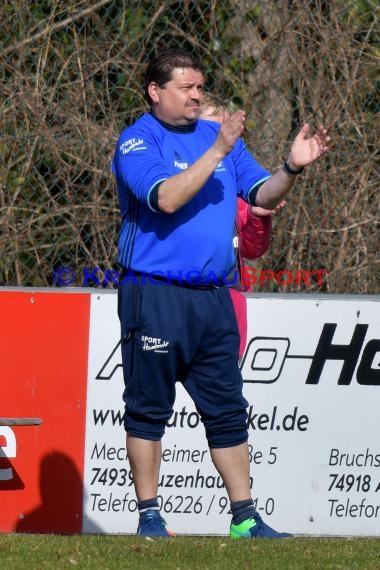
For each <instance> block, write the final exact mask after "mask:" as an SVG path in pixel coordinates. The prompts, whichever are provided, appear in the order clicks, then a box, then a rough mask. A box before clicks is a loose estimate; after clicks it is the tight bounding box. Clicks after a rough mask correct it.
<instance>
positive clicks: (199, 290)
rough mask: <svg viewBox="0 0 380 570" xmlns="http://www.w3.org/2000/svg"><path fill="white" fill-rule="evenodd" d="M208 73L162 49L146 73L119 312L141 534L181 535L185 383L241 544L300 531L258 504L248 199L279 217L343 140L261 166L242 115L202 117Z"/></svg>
mask: <svg viewBox="0 0 380 570" xmlns="http://www.w3.org/2000/svg"><path fill="white" fill-rule="evenodd" d="M204 82H205V80H204V74H203V69H202V65H201V63H200V61H199V60H198V59H197V58H196V57H195V56H193V55H191V54H189V53H187V52H185V51H184V50H182V49H169V50H165V51H163V52H162V53H160V54H158V55H157V57H156V58H155V59H154V60H152V61H151V62H150V64H149V65H148V67H147V70H146V77H145V94H146V98H147V101H148V102H149V105H150V107H151V111H150V112H149V113H146V114H144V115H143V116H142V117H140V118H139V119H138V120H137V121H136V122H135V123H134V124H133V125H132V126H130V127H128V128H126V129H125V130H124V131H123V132H122V133H121V135H120V137H119V140H118V142H117V145H116V150H115V155H114V160H113V171H114V173H115V176H116V182H117V188H118V195H119V202H120V209H121V216H122V227H121V233H120V239H119V253H118V262H119V264H120V265H121V267H122V268H123V270H122V274H121V278H120V287H119V303H118V313H119V317H120V321H121V350H122V362H123V371H124V380H125V391H124V396H123V398H124V401H125V416H124V417H125V420H124V427H125V430H126V446H127V452H128V458H129V462H130V467H131V470H132V473H133V480H134V486H135V491H136V496H137V500H138V508H139V513H140V517H139V523H138V529H137V533H138V534H139V535H141V536H162V537H167V536H168V532H167V530H166V527H165V521H164V520H163V518H162V517H161V514H160V512H159V507H158V500H157V491H158V481H159V472H160V462H161V453H162V450H161V439H162V437H163V435H164V431H165V425H166V422H167V421H168V420H169V418H170V417H171V415H172V412H173V404H174V401H175V383H176V381H180V382H182V383H183V386H184V388H185V389H186V390H187V392H188V393H189V395H190V396H191V398H192V399H193V401H194V403H195V406H196V409H197V411H198V413H199V414H200V417H201V420H202V422H203V424H204V427H205V433H206V437H207V441H208V446H209V449H210V454H211V458H212V461H213V463H214V465H215V467H216V469H217V471H218V472H219V474H220V476H221V477H222V479H223V482H224V485H225V488H226V491H227V493H228V497H229V500H230V503H231V512H232V522H231V527H230V536H231V537H233V538H239V537H242V538H255V537H270V538H280V537H283V536H288V535H287V533H279V532H277V531H276V530H274V529H272V528H271V527H270V526H268V525H267V524H266V523H265V522H264V521H263V520H262V519H261V517H260V515H259V513H257V512H256V511H255V509H254V506H253V500H252V497H251V490H250V481H249V455H248V444H247V440H248V430H247V405H248V403H247V401H246V399H245V398H244V396H243V381H242V377H241V374H240V371H239V366H238V350H239V333H238V329H237V324H236V318H235V315H234V309H233V306H232V302H231V297H230V295H229V292H228V287H226V286H225V276H226V275H227V274H228V273H229V272H230V271H231V269H232V267H233V264H234V254H233V248H232V235H233V226H234V217H235V211H236V196H239V197H241V198H243V199H244V200H245V201H246V202H248V203H250V204H252V205H256V206H260V207H263V208H266V209H272V208H275V207H276V205H277V204H278V203H280V202H281V200H282V199H283V198H284V197H285V195H286V194H287V193H288V192H289V191H290V190H291V188H292V186H293V184H294V181H295V179H296V175H297V174H298V173H299V172H301V170H302V169H303V167H304V166H306V165H308V164H311V163H312V162H314V161H315V160H316V159H318V158H319V157H320V156H321V155H323V154H324V153H325V152H326V151H327V150H328V142H329V140H330V137H329V136H328V134H327V131H326V129H324V128H323V127H319V128H318V129H317V131H316V132H315V134H314V135H313V136H310V127H309V125H307V124H306V125H304V126H303V127H302V128H301V130H300V132H299V134H298V135H297V137H296V138H295V140H294V142H293V144H292V146H291V149H290V153H289V156H288V159H287V162H286V163H285V165H284V167H283V168H281V169H280V170H279V171H278V172H276V173H275V174H273V175H272V174H271V173H270V172H269V171H268V170H266V169H265V168H264V167H262V166H261V165H260V164H258V163H257V162H256V161H255V159H254V158H253V157H252V156H251V154H250V153H249V152H248V151H247V149H246V147H245V145H244V143H243V141H242V139H240V138H239V137H240V136H241V135H242V133H243V130H244V121H245V113H244V111H243V110H239V111H237V112H236V113H233V114H232V115H231V116H230V117H229V118H227V119H226V120H225V121H224V122H223V124H222V125H221V126H220V127H219V125H217V124H216V123H213V122H209V121H198V118H199V113H200V105H201V103H202V92H203V86H204Z"/></svg>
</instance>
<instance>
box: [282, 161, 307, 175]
mask: <svg viewBox="0 0 380 570" xmlns="http://www.w3.org/2000/svg"><path fill="white" fill-rule="evenodd" d="M282 168H283V170H284V171H285V172H286V173H287V174H301V172H302V171H303V169H304V167H303V166H301V168H297V169H295V168H292V167H291V166H289V163H288V161H287V160H285V162H284V164H283V167H282Z"/></svg>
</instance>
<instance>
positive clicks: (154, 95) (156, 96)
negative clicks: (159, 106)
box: [148, 81, 160, 103]
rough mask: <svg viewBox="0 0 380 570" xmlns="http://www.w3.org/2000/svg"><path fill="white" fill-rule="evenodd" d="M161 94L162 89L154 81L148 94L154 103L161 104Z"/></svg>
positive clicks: (149, 86)
mask: <svg viewBox="0 0 380 570" xmlns="http://www.w3.org/2000/svg"><path fill="white" fill-rule="evenodd" d="M159 92H160V87H159V85H158V84H157V83H156V82H155V81H152V83H149V85H148V93H149V97H150V99H151V101H152V102H153V103H159V101H160V93H159Z"/></svg>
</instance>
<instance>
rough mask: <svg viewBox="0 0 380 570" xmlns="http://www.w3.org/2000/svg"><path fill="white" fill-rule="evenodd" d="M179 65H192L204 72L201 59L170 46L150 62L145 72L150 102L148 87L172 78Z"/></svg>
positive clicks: (147, 97) (161, 83)
mask: <svg viewBox="0 0 380 570" xmlns="http://www.w3.org/2000/svg"><path fill="white" fill-rule="evenodd" d="M178 67H190V68H191V69H196V70H197V71H200V72H201V73H204V70H203V66H202V63H201V62H200V60H199V59H198V58H197V57H196V56H194V55H192V54H190V53H188V52H187V51H185V50H183V49H181V48H169V49H166V50H164V51H162V52H160V53H159V54H157V56H156V57H155V58H154V59H153V60H152V61H151V62H150V63H149V64H148V67H147V69H146V72H145V83H144V92H145V98H146V100H147V101H148V103H149V104H150V103H151V100H150V97H149V94H148V87H149V85H150V84H151V83H152V81H154V82H155V83H157V85H159V86H160V87H163V86H164V85H165V83H167V82H168V81H170V80H171V78H172V72H173V70H174V69H176V68H178Z"/></svg>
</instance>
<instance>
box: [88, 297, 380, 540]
mask: <svg viewBox="0 0 380 570" xmlns="http://www.w3.org/2000/svg"><path fill="white" fill-rule="evenodd" d="M91 297H92V303H91V325H90V346H89V372H88V390H87V420H86V446H85V476H84V488H85V493H84V517H83V519H84V522H83V532H87V533H92V532H106V533H127V534H129V533H135V532H136V527H137V520H138V514H137V505H136V498H135V494H134V489H133V484H132V479H131V473H130V469H129V464H128V459H127V457H126V452H125V434H124V429H123V423H122V416H123V411H124V410H123V402H122V391H123V379H122V369H121V353H120V347H119V322H118V319H117V313H116V306H117V298H116V294H93V295H92V296H91ZM247 304H248V342H247V348H246V352H245V355H244V357H243V360H242V363H241V369H242V375H243V378H244V394H245V397H246V399H247V401H248V404H249V407H248V413H249V420H248V427H249V446H250V452H251V456H250V457H251V484H252V494H253V497H254V499H255V501H256V508H257V509H258V511H259V512H260V514H261V515H262V517H263V519H264V520H265V521H266V522H267V523H268V524H270V525H271V526H273V527H274V528H276V529H278V530H283V531H288V532H292V533H294V534H298V535H299V534H301V535H311V536H317V535H324V536H380V436H379V423H380V422H379V404H380V311H379V307H380V304H379V300H378V298H370V297H368V298H359V297H358V299H357V300H356V299H352V298H348V299H344V298H334V297H333V296H319V297H307V298H305V297H303V298H302V297H298V296H289V297H286V298H283V297H278V296H276V295H274V296H270V297H268V296H262V297H261V296H258V297H249V298H248V299H247ZM162 445H163V456H162V467H161V477H160V487H159V498H160V502H161V505H162V512H163V515H164V518H165V519H166V520H167V522H168V526H169V527H170V528H172V529H173V530H175V531H176V532H177V533H179V534H194V535H225V534H227V533H228V528H229V523H230V515H229V514H228V511H229V503H228V500H227V495H226V492H225V489H224V487H223V484H222V481H221V479H220V477H219V476H218V474H217V473H216V471H215V468H214V466H213V465H212V462H211V460H210V454H209V451H208V447H207V442H206V438H205V435H204V431H203V427H202V425H201V424H200V422H199V417H198V415H197V413H196V412H195V409H194V406H193V404H192V401H191V400H190V399H189V397H188V396H187V394H186V392H185V391H184V390H183V388H182V386H180V385H178V390H177V399H176V403H175V407H174V414H173V416H172V419H171V421H170V423H169V426H168V428H167V431H166V434H165V436H164V439H163V442H162Z"/></svg>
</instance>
